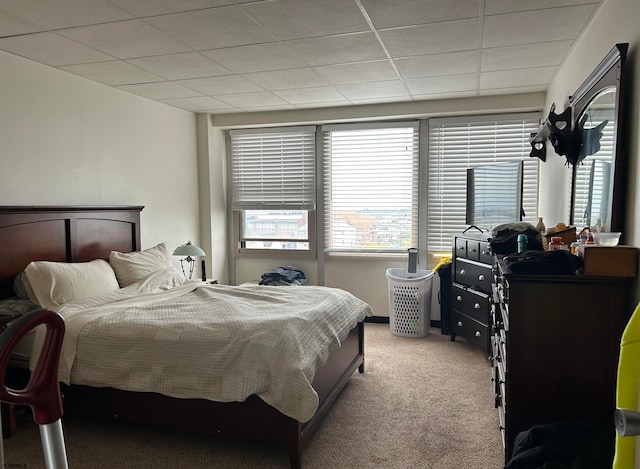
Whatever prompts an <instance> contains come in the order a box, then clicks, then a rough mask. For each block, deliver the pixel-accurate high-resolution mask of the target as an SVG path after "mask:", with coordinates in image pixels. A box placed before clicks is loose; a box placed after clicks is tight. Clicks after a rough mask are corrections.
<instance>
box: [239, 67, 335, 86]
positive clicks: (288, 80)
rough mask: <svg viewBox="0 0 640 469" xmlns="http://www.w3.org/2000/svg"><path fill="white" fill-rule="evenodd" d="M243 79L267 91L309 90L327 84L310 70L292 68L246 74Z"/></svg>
mask: <svg viewBox="0 0 640 469" xmlns="http://www.w3.org/2000/svg"><path fill="white" fill-rule="evenodd" d="M243 76H244V77H245V78H247V79H249V80H251V81H252V82H254V83H256V84H258V85H260V86H262V87H263V88H265V89H267V90H272V91H273V90H286V89H291V88H311V87H313V86H324V85H328V84H329V83H328V82H327V80H325V79H324V78H322V77H321V76H320V75H318V74H317V73H315V72H314V71H313V70H311V69H310V68H294V69H290V70H275V71H271V72H258V73H247V74H245V75H243Z"/></svg>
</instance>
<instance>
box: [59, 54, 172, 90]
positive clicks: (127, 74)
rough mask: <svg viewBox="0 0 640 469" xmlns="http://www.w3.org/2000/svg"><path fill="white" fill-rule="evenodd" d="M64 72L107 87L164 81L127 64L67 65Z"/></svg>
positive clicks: (113, 62) (112, 62) (114, 62)
mask: <svg viewBox="0 0 640 469" xmlns="http://www.w3.org/2000/svg"><path fill="white" fill-rule="evenodd" d="M60 68H61V69H62V70H65V71H67V72H70V73H73V74H75V75H80V76H82V77H84V78H88V79H90V80H95V81H98V82H100V83H104V84H106V85H113V86H115V85H127V84H132V83H146V82H155V81H162V78H160V77H158V76H157V75H154V74H152V73H149V72H147V71H145V70H141V69H139V68H138V67H134V66H133V65H130V64H128V63H126V62H121V61H117V60H114V61H111V62H96V63H91V64H78V65H67V66H64V67H60Z"/></svg>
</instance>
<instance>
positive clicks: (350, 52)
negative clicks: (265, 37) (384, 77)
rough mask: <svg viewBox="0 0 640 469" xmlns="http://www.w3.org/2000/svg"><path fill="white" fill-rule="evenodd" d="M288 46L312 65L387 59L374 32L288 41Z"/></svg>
mask: <svg viewBox="0 0 640 469" xmlns="http://www.w3.org/2000/svg"><path fill="white" fill-rule="evenodd" d="M285 44H286V45H287V46H289V47H291V49H292V50H293V51H294V52H295V53H296V54H298V55H299V56H300V57H301V58H303V59H304V60H306V61H307V62H308V63H309V64H310V65H329V64H339V63H349V62H365V61H367V60H375V59H386V58H387V57H386V55H385V53H384V51H383V50H382V48H381V47H380V44H378V41H377V40H376V38H375V36H374V35H373V33H355V34H344V35H339V36H327V37H316V38H312V39H297V40H294V41H287V42H286V43H285Z"/></svg>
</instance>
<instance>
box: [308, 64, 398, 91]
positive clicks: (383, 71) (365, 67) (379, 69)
mask: <svg viewBox="0 0 640 469" xmlns="http://www.w3.org/2000/svg"><path fill="white" fill-rule="evenodd" d="M313 70H315V71H316V72H317V73H318V74H320V75H321V76H323V77H324V78H325V79H327V80H329V82H330V83H332V84H334V85H338V84H347V83H362V82H365V81H382V80H391V79H394V78H398V74H397V73H396V71H395V69H394V68H393V66H392V65H391V63H390V62H389V61H388V60H376V61H372V62H360V63H351V64H338V65H323V66H319V67H313Z"/></svg>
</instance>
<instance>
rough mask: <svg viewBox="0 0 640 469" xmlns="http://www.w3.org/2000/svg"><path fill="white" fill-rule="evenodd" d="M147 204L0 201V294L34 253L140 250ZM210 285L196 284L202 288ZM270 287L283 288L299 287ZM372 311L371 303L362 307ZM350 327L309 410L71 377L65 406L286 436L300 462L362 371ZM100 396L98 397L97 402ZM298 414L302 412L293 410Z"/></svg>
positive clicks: (73, 255) (250, 436) (360, 331)
mask: <svg viewBox="0 0 640 469" xmlns="http://www.w3.org/2000/svg"><path fill="white" fill-rule="evenodd" d="M142 209H143V207H141V206H110V207H102V206H91V207H87V206H82V207H75V206H4V207H0V259H2V262H0V299H7V298H9V297H12V296H13V295H14V294H15V291H14V280H15V278H16V276H18V275H19V274H20V273H21V272H23V270H24V269H25V267H27V265H29V263H30V262H31V261H36V260H38V261H54V262H61V263H88V262H89V261H94V260H96V259H102V260H107V259H109V255H110V253H111V252H112V251H116V252H119V253H132V252H133V253H135V252H138V251H140V250H141V248H140V212H141V211H142ZM100 262H102V261H100ZM211 287H212V286H207V287H202V288H201V286H199V287H198V288H197V291H199V292H200V291H206V290H208V289H210V288H211ZM187 288H189V287H188V286H187ZM220 288H222V289H225V288H226V289H227V290H229V291H232V290H234V288H231V287H225V286H220ZM253 288H264V287H253ZM267 288H272V289H279V291H280V292H285V291H289V290H288V289H290V288H296V287H267ZM297 288H308V287H297ZM315 288H319V289H321V287H315ZM236 289H237V287H236ZM266 291H268V290H261V291H259V292H256V294H261V293H262V292H266ZM206 293H207V294H209V293H210V294H212V295H214V294H217V292H208V291H206ZM367 309H368V307H367ZM369 314H370V310H368V311H366V312H365V315H369ZM82 327H84V326H82ZM345 334H346V336H345V337H344V339H343V340H340V341H339V347H337V348H335V349H334V350H332V351H330V354H329V352H327V353H328V357H324V358H323V359H322V363H320V366H319V368H317V370H316V371H315V374H314V375H313V380H312V382H311V386H312V387H313V391H315V394H316V395H317V402H316V404H315V405H314V408H313V409H312V411H311V412H309V409H308V406H307V410H306V414H304V413H303V414H297V413H296V412H295V411H289V409H286V410H285V411H284V412H283V411H282V410H279V408H282V407H281V406H280V405H279V403H273V402H272V404H273V405H270V404H267V402H266V401H269V399H266V400H265V398H264V396H263V397H259V396H258V395H256V394H252V395H250V396H249V397H248V398H246V399H245V400H242V401H232V402H219V401H215V400H211V398H202V397H196V396H189V397H176V396H175V395H167V394H165V393H160V392H152V391H148V392H147V391H145V390H144V389H142V388H140V389H136V390H135V391H131V390H124V389H117V388H116V387H115V386H114V387H110V386H106V385H86V384H76V383H74V380H73V378H71V380H70V382H69V383H68V385H67V384H64V385H63V396H64V411H65V414H67V415H73V414H81V415H83V416H89V417H92V418H111V419H118V420H121V421H126V422H138V423H146V424H155V425H165V426H170V427H172V428H176V429H179V430H183V431H193V432H199V433H205V434H210V435H215V436H220V437H227V438H234V439H242V440H250V441H251V440H256V441H264V442H271V443H280V444H286V445H287V447H288V452H289V463H290V466H291V467H300V466H301V450H302V447H303V446H304V444H305V443H306V442H307V441H309V439H310V438H311V436H312V435H313V433H314V432H315V430H316V429H317V427H318V425H319V423H320V421H321V419H322V417H323V416H324V415H325V414H326V413H327V411H328V409H329V408H330V406H331V404H332V403H333V402H334V401H335V399H336V398H337V396H338V395H339V393H340V391H341V390H342V388H343V387H344V386H345V385H346V383H347V382H348V380H349V379H350V377H351V376H352V374H353V373H354V372H355V371H356V370H359V371H360V372H364V337H363V335H364V327H363V321H362V320H358V321H357V322H356V323H355V324H354V325H353V327H351V328H350V330H348V331H347V332H345ZM65 340H66V339H65ZM78 350H80V349H78ZM78 354H81V352H80V351H78ZM83 356H84V354H83ZM325 360H326V362H325ZM168 394H171V393H168ZM301 400H303V401H304V399H301ZM97 402H99V403H100V405H96V403H97ZM270 402H271V401H270ZM158 409H162V412H158ZM307 414H308V415H307ZM296 415H304V417H303V418H295V417H294V416H296ZM309 415H310V416H309ZM307 417H308V418H307Z"/></svg>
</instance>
